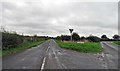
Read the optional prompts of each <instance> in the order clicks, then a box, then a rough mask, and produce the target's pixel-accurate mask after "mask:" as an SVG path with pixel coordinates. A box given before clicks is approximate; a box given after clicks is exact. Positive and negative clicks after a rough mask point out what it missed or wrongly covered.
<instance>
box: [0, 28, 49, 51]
mask: <svg viewBox="0 0 120 71" xmlns="http://www.w3.org/2000/svg"><path fill="white" fill-rule="evenodd" d="M0 32H1V33H2V50H6V49H10V48H16V47H17V46H18V45H20V44H22V43H26V42H37V41H42V40H47V39H49V38H50V37H48V36H37V35H33V36H24V35H20V34H17V33H16V32H9V31H6V30H5V29H4V28H3V29H2V31H0Z"/></svg>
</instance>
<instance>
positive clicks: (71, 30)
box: [69, 29, 73, 41]
mask: <svg viewBox="0 0 120 71" xmlns="http://www.w3.org/2000/svg"><path fill="white" fill-rule="evenodd" d="M69 31H70V34H71V38H70V40H71V41H72V32H73V29H69Z"/></svg>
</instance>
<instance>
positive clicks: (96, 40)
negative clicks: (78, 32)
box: [87, 36, 100, 42]
mask: <svg viewBox="0 0 120 71" xmlns="http://www.w3.org/2000/svg"><path fill="white" fill-rule="evenodd" d="M87 39H88V40H90V41H92V42H99V41H100V38H99V37H97V36H89V37H87Z"/></svg>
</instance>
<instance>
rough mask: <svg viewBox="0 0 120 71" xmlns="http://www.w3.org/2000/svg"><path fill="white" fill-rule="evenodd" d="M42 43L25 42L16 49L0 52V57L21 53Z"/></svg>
mask: <svg viewBox="0 0 120 71" xmlns="http://www.w3.org/2000/svg"><path fill="white" fill-rule="evenodd" d="M42 42H44V41H37V42H25V43H22V44H20V45H18V46H17V47H16V48H10V49H8V50H3V51H0V56H7V55H10V54H13V53H17V52H20V51H23V50H25V49H28V48H32V47H34V46H37V45H39V44H41V43H42Z"/></svg>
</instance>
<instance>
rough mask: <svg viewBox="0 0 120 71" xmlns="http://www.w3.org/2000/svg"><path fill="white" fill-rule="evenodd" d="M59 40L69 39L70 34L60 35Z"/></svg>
mask: <svg viewBox="0 0 120 71" xmlns="http://www.w3.org/2000/svg"><path fill="white" fill-rule="evenodd" d="M61 40H62V41H64V40H65V41H69V40H70V36H68V35H61Z"/></svg>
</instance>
